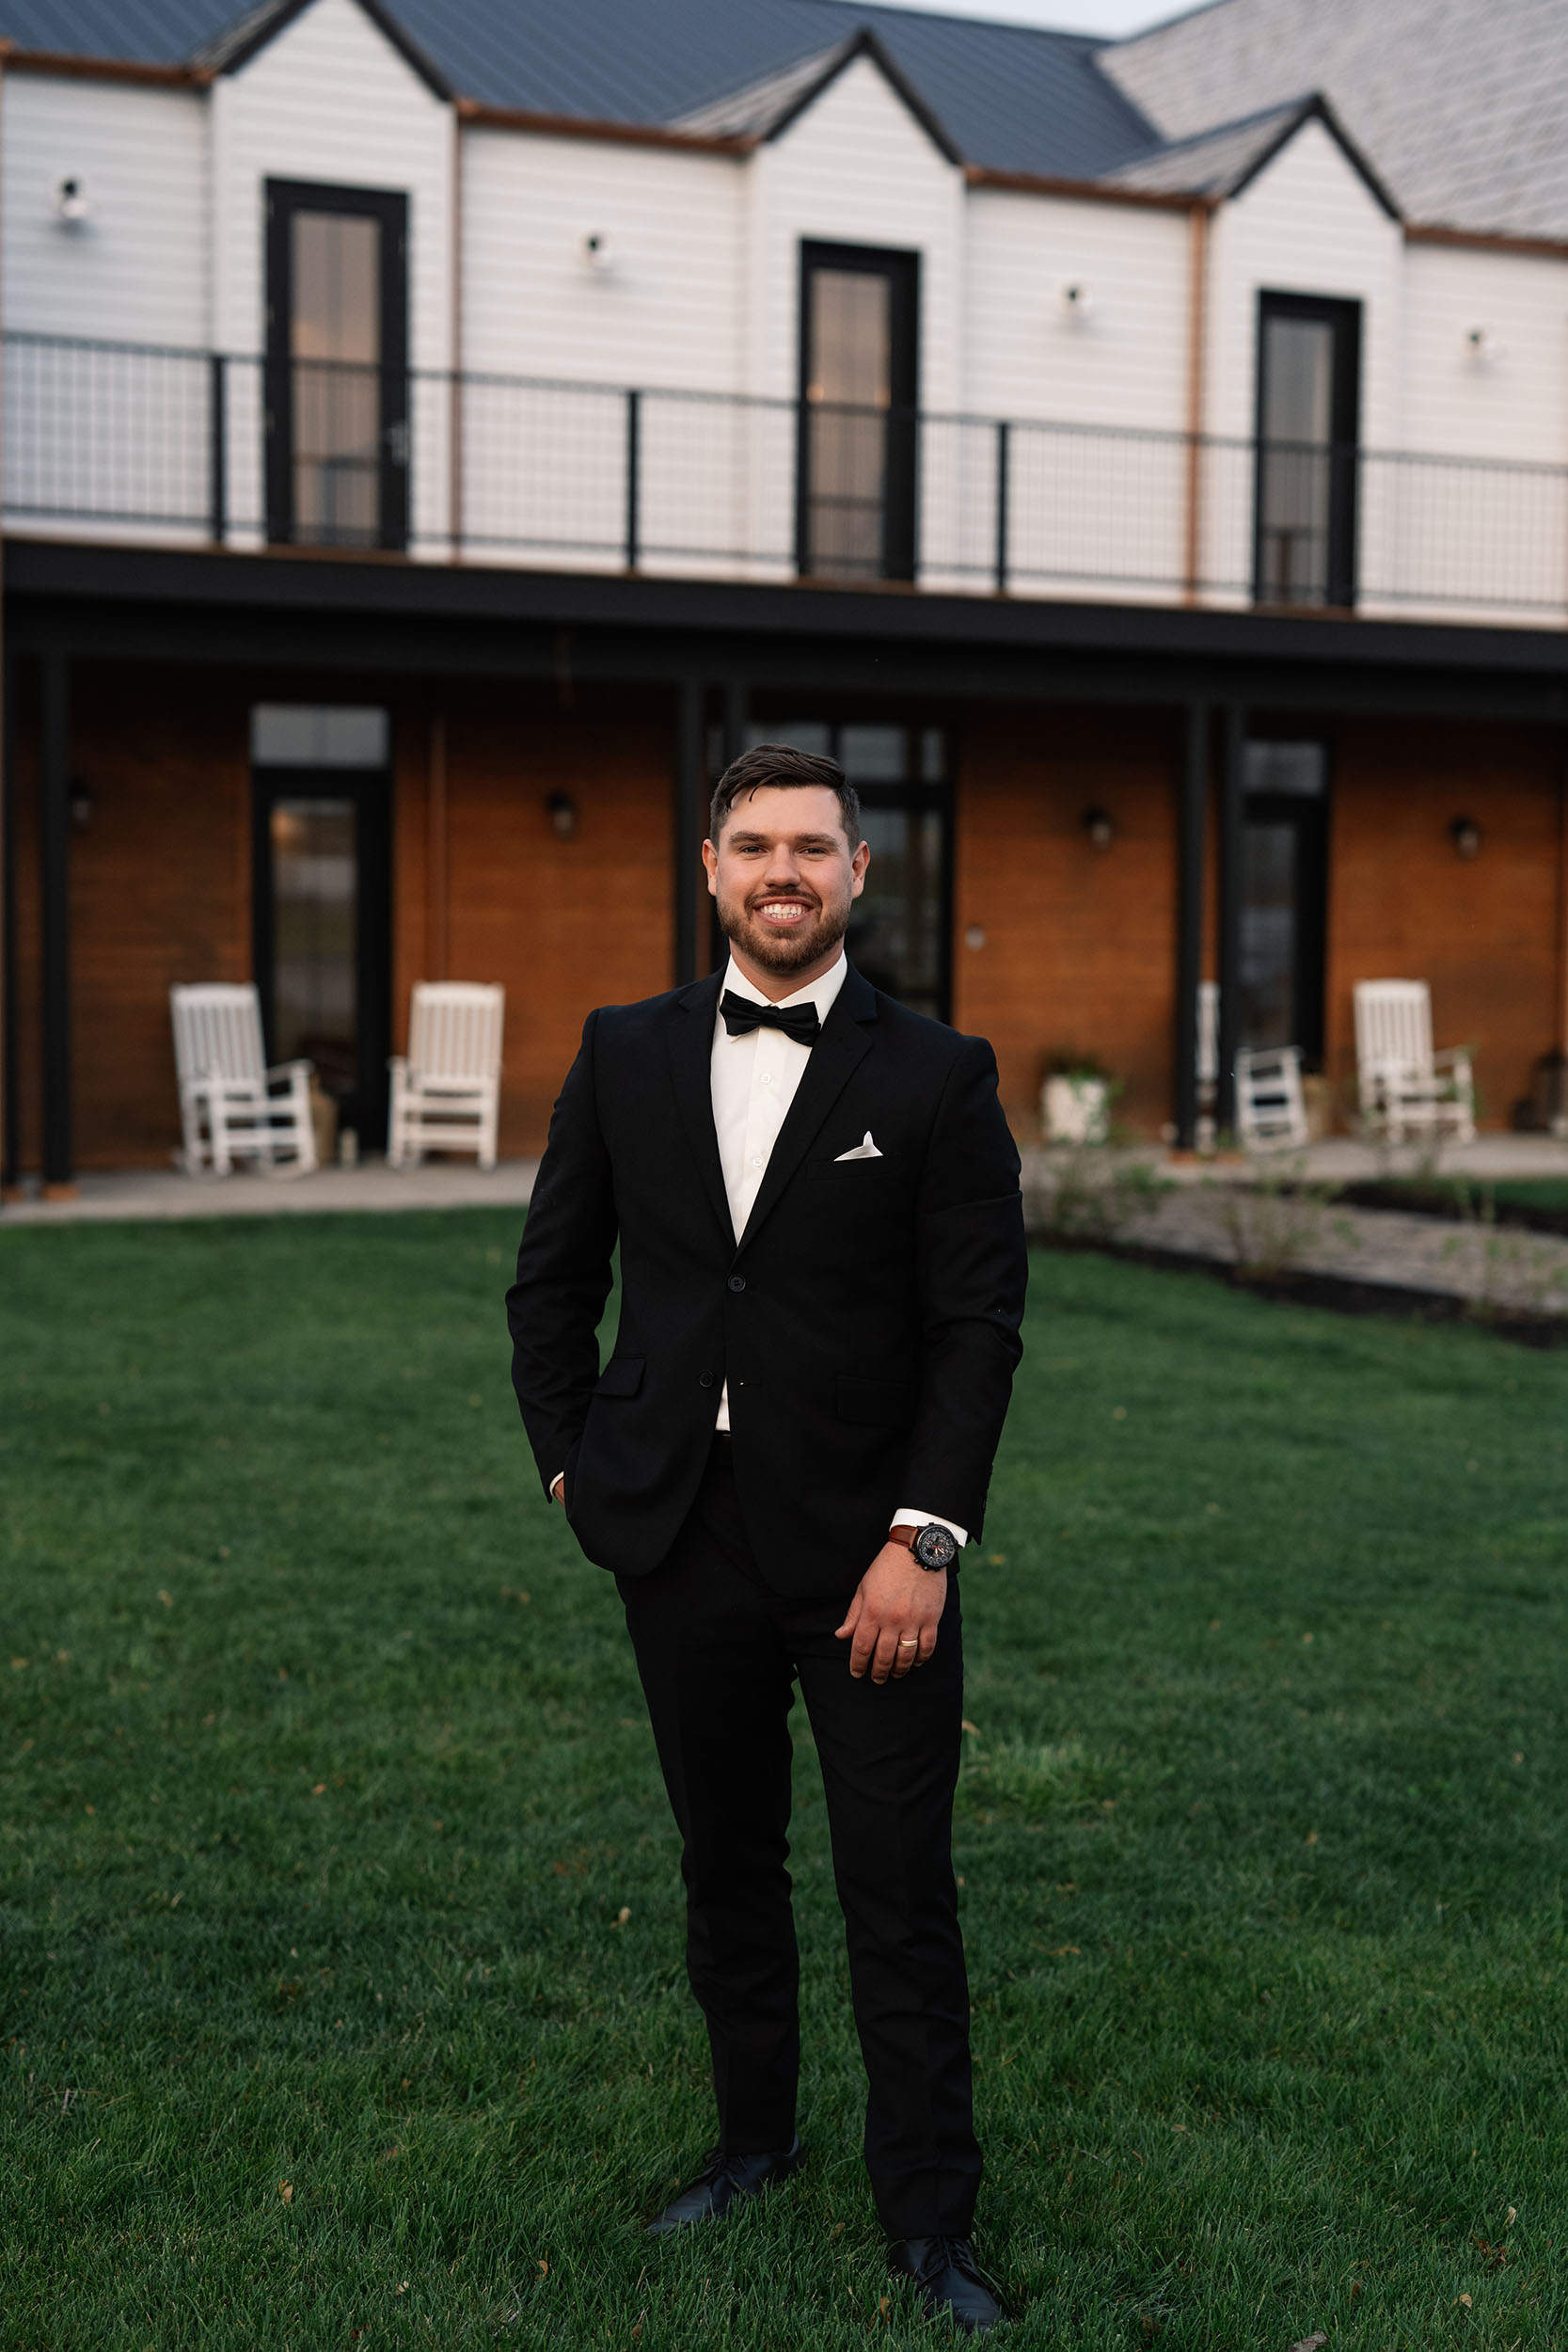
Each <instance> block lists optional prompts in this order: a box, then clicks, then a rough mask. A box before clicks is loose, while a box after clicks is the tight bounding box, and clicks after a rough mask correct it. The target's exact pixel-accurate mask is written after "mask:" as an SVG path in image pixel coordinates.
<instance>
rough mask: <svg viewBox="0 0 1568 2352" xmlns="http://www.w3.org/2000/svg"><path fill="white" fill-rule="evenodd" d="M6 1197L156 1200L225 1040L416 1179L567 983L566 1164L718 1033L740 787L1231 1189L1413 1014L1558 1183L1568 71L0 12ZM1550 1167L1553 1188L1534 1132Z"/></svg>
mask: <svg viewBox="0 0 1568 2352" xmlns="http://www.w3.org/2000/svg"><path fill="white" fill-rule="evenodd" d="M0 28H3V30H4V33H5V35H6V37H7V45H6V48H5V51H4V53H3V54H0V316H3V325H4V372H3V378H0V446H3V501H4V531H5V631H6V637H5V643H6V656H7V707H8V730H7V744H8V751H7V767H6V859H5V874H6V892H5V990H4V997H5V1031H4V1037H5V1051H4V1070H5V1089H4V1111H5V1117H4V1144H5V1178H6V1181H7V1182H8V1184H15V1183H16V1182H17V1181H19V1179H20V1178H21V1177H22V1176H23V1174H24V1173H25V1172H27V1171H34V1170H36V1171H38V1172H39V1173H40V1174H41V1176H42V1177H43V1178H44V1179H45V1181H46V1182H48V1183H50V1184H57V1185H58V1184H69V1183H70V1181H71V1175H72V1171H73V1169H74V1168H75V1167H77V1166H79V1165H104V1164H110V1163H115V1162H124V1161H127V1160H135V1159H138V1158H144V1159H157V1158H162V1157H163V1156H164V1155H165V1154H166V1152H167V1150H168V1149H169V1147H170V1145H171V1144H172V1142H173V1141H174V1139H175V1134H176V1128H177V1105H176V1101H175V1095H174V1089H173V1083H172V1073H171V1066H170V1059H169V1052H168V1041H167V990H168V987H169V985H170V984H171V983H172V982H177V981H181V980H194V979H203V978H221V977H241V978H248V977H255V979H256V980H257V982H258V984H259V986H260V988H261V996H262V1002H263V1008H264V1010H265V1013H266V1017H267V1020H268V1024H269V1045H270V1046H271V1048H272V1050H273V1052H274V1053H275V1055H277V1056H278V1057H284V1056H287V1055H290V1054H293V1053H297V1052H306V1053H309V1055H310V1056H311V1057H312V1058H313V1059H314V1060H315V1061H316V1063H317V1066H318V1069H319V1071H320V1072H321V1073H322V1074H323V1076H324V1078H325V1081H326V1082H327V1084H328V1086H329V1087H330V1089H331V1090H332V1091H333V1092H335V1093H336V1095H337V1096H338V1098H339V1103H340V1108H341V1113H342V1116H343V1118H344V1120H345V1121H346V1122H347V1123H350V1124H353V1125H355V1126H356V1127H357V1128H359V1129H360V1130H361V1132H362V1133H363V1134H364V1136H365V1137H366V1140H367V1141H373V1140H374V1139H375V1137H376V1136H377V1134H378V1131H379V1129H380V1126H381V1123H382V1122H383V1121H384V1119H385V1104H386V1075H385V1069H386V1057H387V1056H388V1052H389V1051H390V1050H391V1049H392V1047H393V1046H394V1044H395V1043H397V1042H398V1041H399V1039H400V1038H401V1035H402V1033H403V1029H404V1024H405V1018H406V1008H407V997H408V990H409V986H410V984H411V983H412V982H413V981H414V980H416V979H418V978H420V977H430V978H436V977H448V976H451V977H475V978H496V979H504V980H505V981H506V983H507V986H508V991H509V1004H510V1007H511V1025H510V1028H509V1036H508V1048H507V1091H506V1099H505V1108H504V1115H503V1128H502V1136H503V1148H508V1147H509V1148H511V1149H513V1150H523V1149H527V1148H529V1147H531V1146H532V1145H535V1144H536V1143H537V1141H538V1139H539V1136H540V1134H541V1132H542V1126H543V1122H544V1120H545V1118H546V1116H547V1109H548V1104H549V1102H550V1099H551V1096H552V1094H553V1091H554V1089H555V1086H556V1084H557V1083H558V1081H559V1077H560V1074H561V1073H562V1069H563V1068H564V1065H565V1061H566V1059H567V1058H568V1057H569V1054H570V1051H571V1047H572V1042H573V1041H574V1039H575V1036H576V1032H577V1029H578V1025H579V1023H580V1020H581V1017H582V1014H583V1012H584V1010H585V1009H587V1007H588V1006H589V1005H590V1004H591V1003H592V1002H594V1001H596V1000H597V999H598V998H599V997H602V996H604V995H607V994H618V995H621V996H633V995H639V994H645V993H652V992H653V991H656V990H657V989H658V988H661V987H664V986H668V985H670V984H672V983H673V982H675V981H678V980H680V979H682V978H686V977H691V976H693V975H694V974H695V973H697V972H698V971H699V970H702V969H705V968H706V964H707V961H708V958H709V957H710V955H711V953H712V942H711V939H710V936H709V930H708V924H707V915H706V905H705V899H704V898H702V897H701V896H700V893H699V888H698V883H697V879H696V855H695V853H696V845H697V843H698V842H699V841H700V839H701V836H702V832H703V829H704V818H703V811H704V806H705V796H706V792H707V790H708V787H709V784H710V781H711V778H712V775H713V774H714V772H716V771H717V769H718V767H719V766H721V764H722V762H723V760H724V758H725V756H726V755H729V754H730V753H732V752H733V751H734V749H735V748H736V747H737V746H738V745H739V744H741V743H742V742H743V741H745V740H746V739H748V738H750V739H757V738H759V737H760V736H764V735H767V734H770V733H786V734H790V735H792V736H794V737H795V738H796V739H800V740H802V741H810V742H812V743H814V744H824V745H832V746H833V747H834V748H836V749H837V750H838V752H839V754H840V755H841V756H843V757H844V758H845V759H846V761H847V764H848V765H849V766H850V768H851V771H852V772H853V773H854V774H855V776H856V780H857V782H859V783H860V784H861V786H862V787H863V794H864V798H865V801H866V806H867V812H868V815H867V825H868V831H869V833H870V836H871V839H872V843H873V851H874V866H873V883H872V887H871V889H870V890H869V891H868V894H867V898H866V899H865V901H864V902H863V922H862V924H861V927H860V930H859V931H858V933H857V936H856V938H855V940H854V941H853V942H852V947H853V951H854V952H855V953H856V955H857V956H858V958H859V960H860V961H861V962H862V963H863V967H864V968H865V969H866V970H867V971H868V972H869V973H870V974H871V976H872V977H875V978H876V979H877V980H878V981H879V984H880V985H882V986H884V987H887V988H889V989H891V990H893V991H894V992H895V993H899V994H901V995H903V996H904V997H905V998H907V999H908V1000H909V1001H911V1002H912V1003H915V1004H917V1005H919V1006H921V1007H923V1008H924V1009H927V1010H929V1011H931V1012H933V1013H935V1014H937V1015H938V1017H940V1018H942V1019H951V1020H954V1021H956V1022H958V1024H960V1025H963V1026H966V1027H972V1028H976V1029H981V1030H984V1031H985V1032H986V1033H987V1034H989V1035H990V1036H991V1037H992V1038H993V1039H994V1041H995V1042H996V1044H997V1046H998V1051H999V1055H1000V1057H1001V1063H1002V1069H1003V1079H1004V1092H1005V1096H1006V1101H1007V1104H1008V1106H1009V1110H1010V1111H1011V1112H1012V1114H1013V1115H1014V1117H1015V1120H1016V1121H1017V1123H1018V1125H1019V1127H1020V1129H1021V1132H1026V1131H1027V1130H1028V1127H1029V1125H1030V1122H1031V1121H1032V1119H1033V1117H1034V1109H1033V1105H1034V1104H1035V1101H1036V1098H1037V1089H1038V1082H1039V1077H1040V1073H1041V1068H1042V1064H1043V1063H1044V1062H1045V1061H1047V1060H1049V1059H1050V1057H1052V1056H1053V1055H1064V1054H1075V1055H1093V1056H1095V1057H1097V1058H1098V1059H1099V1060H1100V1061H1101V1063H1102V1064H1103V1065H1104V1066H1105V1067H1106V1068H1107V1069H1108V1070H1109V1071H1110V1072H1111V1073H1112V1074H1114V1075H1115V1076H1116V1077H1117V1079H1118V1080H1120V1081H1121V1082H1122V1085H1123V1088H1124V1089H1125V1091H1124V1096H1123V1101H1124V1105H1125V1108H1126V1110H1127V1113H1128V1115H1129V1117H1130V1118H1131V1120H1132V1121H1133V1122H1134V1123H1136V1124H1140V1125H1142V1126H1144V1127H1145V1128H1147V1129H1148V1130H1150V1131H1155V1130H1158V1129H1159V1128H1160V1127H1161V1126H1162V1125H1169V1126H1172V1127H1174V1128H1175V1130H1176V1131H1177V1132H1178V1133H1180V1134H1181V1135H1183V1136H1190V1134H1191V1131H1192V1129H1193V1125H1194V1121H1195V1118H1196V1088H1197V1069H1196V1053H1197V1045H1196V1040H1197V1019H1196V1005H1197V998H1198V991H1199V983H1200V981H1201V980H1203V979H1204V978H1205V977H1209V978H1212V979H1215V980H1217V982H1218V984H1219V1006H1220V1011H1219V1041H1218V1042H1219V1060H1220V1078H1219V1089H1220V1103H1219V1111H1220V1116H1221V1118H1222V1120H1224V1119H1225V1118H1226V1117H1227V1113H1228V1108H1229V1103H1228V1081H1227V1073H1228V1071H1229V1069H1230V1066H1231V1064H1232V1061H1233V1058H1234V1054H1235V1052H1236V1050H1237V1049H1238V1048H1239V1047H1241V1046H1243V1045H1254V1046H1269V1045H1275V1044H1283V1043H1293V1044H1295V1045H1297V1046H1298V1047H1299V1048H1300V1049H1301V1051H1302V1054H1303V1056H1304V1057H1305V1060H1306V1063H1307V1068H1308V1069H1309V1070H1310V1071H1317V1072H1319V1073H1322V1074H1323V1079H1324V1086H1323V1088H1322V1089H1320V1094H1321V1096H1322V1099H1323V1103H1324V1105H1325V1108H1326V1110H1327V1111H1328V1113H1329V1114H1330V1115H1332V1112H1333V1110H1334V1107H1335V1105H1336V1104H1341V1103H1342V1101H1343V1089H1344V1084H1345V1081H1346V1078H1347V1073H1348V1071H1349V1066H1350V1058H1351V1031H1350V1003H1351V990H1352V987H1353V984H1354V981H1355V979H1356V978H1358V977H1369V976H1385V975H1389V974H1406V975H1408V976H1409V977H1420V978H1423V979H1426V980H1428V981H1429V982H1430V983H1431V986H1432V989H1433V1001H1434V1005H1435V1009H1436V1016H1437V1021H1438V1026H1439V1028H1440V1030H1443V1031H1445V1032H1447V1033H1449V1034H1451V1035H1452V1036H1454V1037H1456V1038H1457V1037H1463V1038H1465V1039H1466V1040H1467V1041H1470V1042H1471V1043H1472V1044H1473V1045H1474V1046H1475V1048H1476V1050H1477V1053H1478V1055H1479V1057H1480V1059H1479V1069H1480V1072H1481V1082H1482V1087H1483V1091H1484V1094H1485V1098H1486V1102H1487V1104H1488V1105H1489V1108H1490V1114H1491V1116H1492V1118H1493V1119H1494V1120H1501V1119H1506V1118H1507V1117H1509V1116H1511V1115H1513V1112H1514V1110H1515V1106H1516V1105H1519V1106H1524V1105H1529V1106H1531V1109H1532V1111H1536V1110H1540V1109H1541V1108H1542V1106H1543V1105H1544V1106H1545V1107H1547V1108H1549V1107H1550V1105H1551V1102H1552V1101H1553V1100H1554V1099H1555V1098H1554V1097H1553V1094H1552V1089H1553V1088H1554V1086H1556V1085H1558V1084H1559V1083H1560V1081H1559V1079H1558V1078H1557V1076H1556V1075H1555V1071H1556V1069H1557V1067H1558V1066H1559V1065H1558V1064H1556V1063H1554V1061H1553V1057H1561V1054H1562V1051H1563V1048H1564V1043H1565V1038H1564V1024H1565V1020H1568V1005H1565V997H1568V814H1565V808H1564V787H1563V777H1564V750H1565V737H1564V727H1565V725H1568V679H1565V675H1564V670H1565V664H1564V647H1565V640H1564V629H1565V628H1568V136H1565V135H1564V134H1563V132H1562V130H1561V127H1560V126H1561V123H1562V120H1563V100H1564V97H1565V95H1568V14H1565V13H1564V12H1563V11H1562V10H1561V9H1560V7H1556V6H1551V5H1547V4H1546V0H1511V5H1510V7H1509V8H1507V9H1506V10H1498V9H1497V8H1487V7H1486V6H1485V5H1483V0H1423V5H1419V6H1418V5H1416V0H1215V4H1214V5H1212V6H1210V7H1208V8H1199V9H1197V10H1196V11H1195V12H1193V13H1192V14H1191V15H1189V16H1186V17H1183V18H1180V19H1178V20H1176V21H1175V22H1173V23H1172V24H1168V25H1165V26H1164V27H1162V28H1160V29H1158V30H1156V31H1155V32H1152V33H1149V34H1147V35H1145V36H1143V37H1141V38H1140V39H1138V40H1132V41H1129V42H1124V43H1120V44H1117V45H1115V46H1112V47H1109V48H1106V47H1097V46H1096V45H1095V44H1094V43H1093V42H1091V41H1089V40H1085V39H1082V38H1079V37H1074V36H1068V35H1064V34H1057V33H1049V32H1038V31H1032V30H1025V29H1022V28H1019V27H1016V26H1005V25H997V24H984V23H979V22H975V21H973V20H968V19H964V20H959V19H953V18H942V17H940V16H933V15H927V14H924V13H922V14H915V13H902V12H899V11H898V10H896V9H889V8H861V7H857V6H854V5H852V4H851V0H665V4H664V5H661V6H660V7H659V8H648V7H647V6H646V5H645V0H644V5H641V6H640V5H638V4H637V0H578V5H576V6H574V7H573V8H570V9H569V10H562V9H560V8H551V7H548V6H546V5H544V0H486V4H485V5H481V4H480V0H440V5H436V0H406V4H405V5H399V6H398V7H397V8H396V10H395V12H394V10H393V9H392V8H389V7H388V6H384V5H381V0H274V5H271V6H264V7H261V8H257V9H255V10H253V11H252V12H250V13H249V14H246V15H245V16H243V17H241V18H239V19H238V20H234V19H232V18H230V15H229V13H228V0H121V5H120V6H119V7H118V8H116V9H114V10H113V11H109V10H107V9H104V8H101V7H97V6H94V5H90V0H0ZM1520 1115H1524V1112H1523V1109H1521V1112H1520Z"/></svg>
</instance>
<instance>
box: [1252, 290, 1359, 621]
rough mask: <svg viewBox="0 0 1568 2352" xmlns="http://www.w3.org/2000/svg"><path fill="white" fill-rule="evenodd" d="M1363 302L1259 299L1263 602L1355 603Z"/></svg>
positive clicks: (1258, 592) (1258, 552) (1256, 566)
mask: <svg viewBox="0 0 1568 2352" xmlns="http://www.w3.org/2000/svg"><path fill="white" fill-rule="evenodd" d="M1360 388H1361V305H1360V304H1359V303H1358V302H1339V301H1329V300H1327V299H1326V298H1325V299H1319V297H1318V296H1316V295H1307V294H1259V298H1258V471H1257V499H1256V539H1255V548H1254V557H1253V578H1254V586H1253V593H1254V596H1256V599H1257V601H1258V602H1259V604H1287V605H1335V606H1340V607H1345V608H1349V607H1350V606H1352V605H1354V602H1355V534H1356V461H1357V440H1358V437H1359V433H1360Z"/></svg>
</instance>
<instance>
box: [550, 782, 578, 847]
mask: <svg viewBox="0 0 1568 2352" xmlns="http://www.w3.org/2000/svg"><path fill="white" fill-rule="evenodd" d="M545 807H546V812H547V813H548V816H549V820H550V829H551V831H552V832H553V833H556V834H559V835H560V837H561V839H562V841H570V839H571V837H572V835H573V834H575V833H576V831H577V829H578V804H577V803H576V801H574V800H573V798H572V796H571V794H570V793H569V792H549V793H546V796H545Z"/></svg>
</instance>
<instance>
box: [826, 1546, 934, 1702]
mask: <svg viewBox="0 0 1568 2352" xmlns="http://www.w3.org/2000/svg"><path fill="white" fill-rule="evenodd" d="M946 1605H947V1571H946V1569H945V1568H923V1567H922V1566H921V1565H920V1563H919V1561H918V1560H916V1559H914V1558H913V1557H912V1556H911V1553H910V1552H909V1551H908V1550H907V1549H906V1548H905V1547H904V1545H902V1544H884V1545H883V1546H882V1548H881V1549H880V1551H879V1553H878V1554H877V1557H876V1558H875V1560H873V1562H872V1563H871V1565H870V1566H869V1567H868V1568H867V1569H866V1572H865V1574H864V1575H863V1577H862V1579H861V1581H860V1582H859V1584H858V1585H857V1586H856V1588H855V1597H854V1599H853V1600H852V1601H851V1602H850V1603H849V1613H848V1614H847V1617H846V1618H845V1620H844V1623H843V1624H842V1625H841V1626H840V1627H839V1629H838V1637H837V1638H838V1639H839V1640H840V1641H841V1642H847V1643H848V1644H849V1672H850V1673H851V1674H852V1675H853V1676H854V1677H855V1679H856V1681H857V1682H858V1681H859V1680H860V1679H861V1677H862V1676H863V1674H864V1673H865V1670H866V1668H867V1667H868V1666H869V1667H870V1669H871V1679H872V1681H873V1682H885V1681H886V1680H887V1678H888V1677H889V1675H891V1676H892V1677H893V1679H894V1680H895V1682H901V1681H902V1680H903V1678H904V1677H905V1675H907V1674H908V1673H909V1671H910V1668H911V1666H924V1664H925V1663H926V1661H927V1658H929V1656H930V1655H931V1652H932V1651H933V1650H934V1649H935V1647H936V1645H937V1627H938V1626H939V1625H940V1624H941V1622H942V1611H943V1609H944V1608H945V1607H946Z"/></svg>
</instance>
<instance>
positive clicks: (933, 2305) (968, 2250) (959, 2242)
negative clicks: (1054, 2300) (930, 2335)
mask: <svg viewBox="0 0 1568 2352" xmlns="http://www.w3.org/2000/svg"><path fill="white" fill-rule="evenodd" d="M887 2261H888V2268H889V2269H890V2270H895V2271H897V2272H899V2273H900V2274H901V2276H902V2277H904V2278H906V2279H912V2280H914V2282H915V2285H916V2286H917V2287H918V2288H919V2289H920V2299H921V2301H922V2302H923V2303H924V2304H925V2306H926V2316H927V2319H941V2318H942V2315H943V2314H944V2313H945V2314H946V2316H947V2317H948V2318H949V2319H950V2320H951V2321H952V2323H953V2326H954V2328H956V2329H957V2331H958V2334H959V2335H960V2336H989V2335H990V2331H991V2329H992V2328H995V2327H998V2326H999V2325H1001V2324H1002V2323H1003V2322H1004V2321H1005V2320H1006V2316H1007V2314H1006V2312H1005V2311H1004V2310H1003V2309H1002V2306H1001V2304H1000V2303H999V2302H998V2301H997V2299H996V2297H995V2296H994V2295H993V2294H992V2293H991V2291H990V2287H989V2286H988V2285H987V2284H986V2281H985V2280H984V2279H983V2278H982V2277H981V2275H980V2266H979V2265H978V2263H976V2261H975V2259H974V2247H973V2246H972V2245H971V2244H970V2242H969V2240H968V2238H966V2237H904V2238H899V2239H898V2240H897V2242H896V2244H895V2245H893V2246H890V2247H889V2249H888V2257H887Z"/></svg>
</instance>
